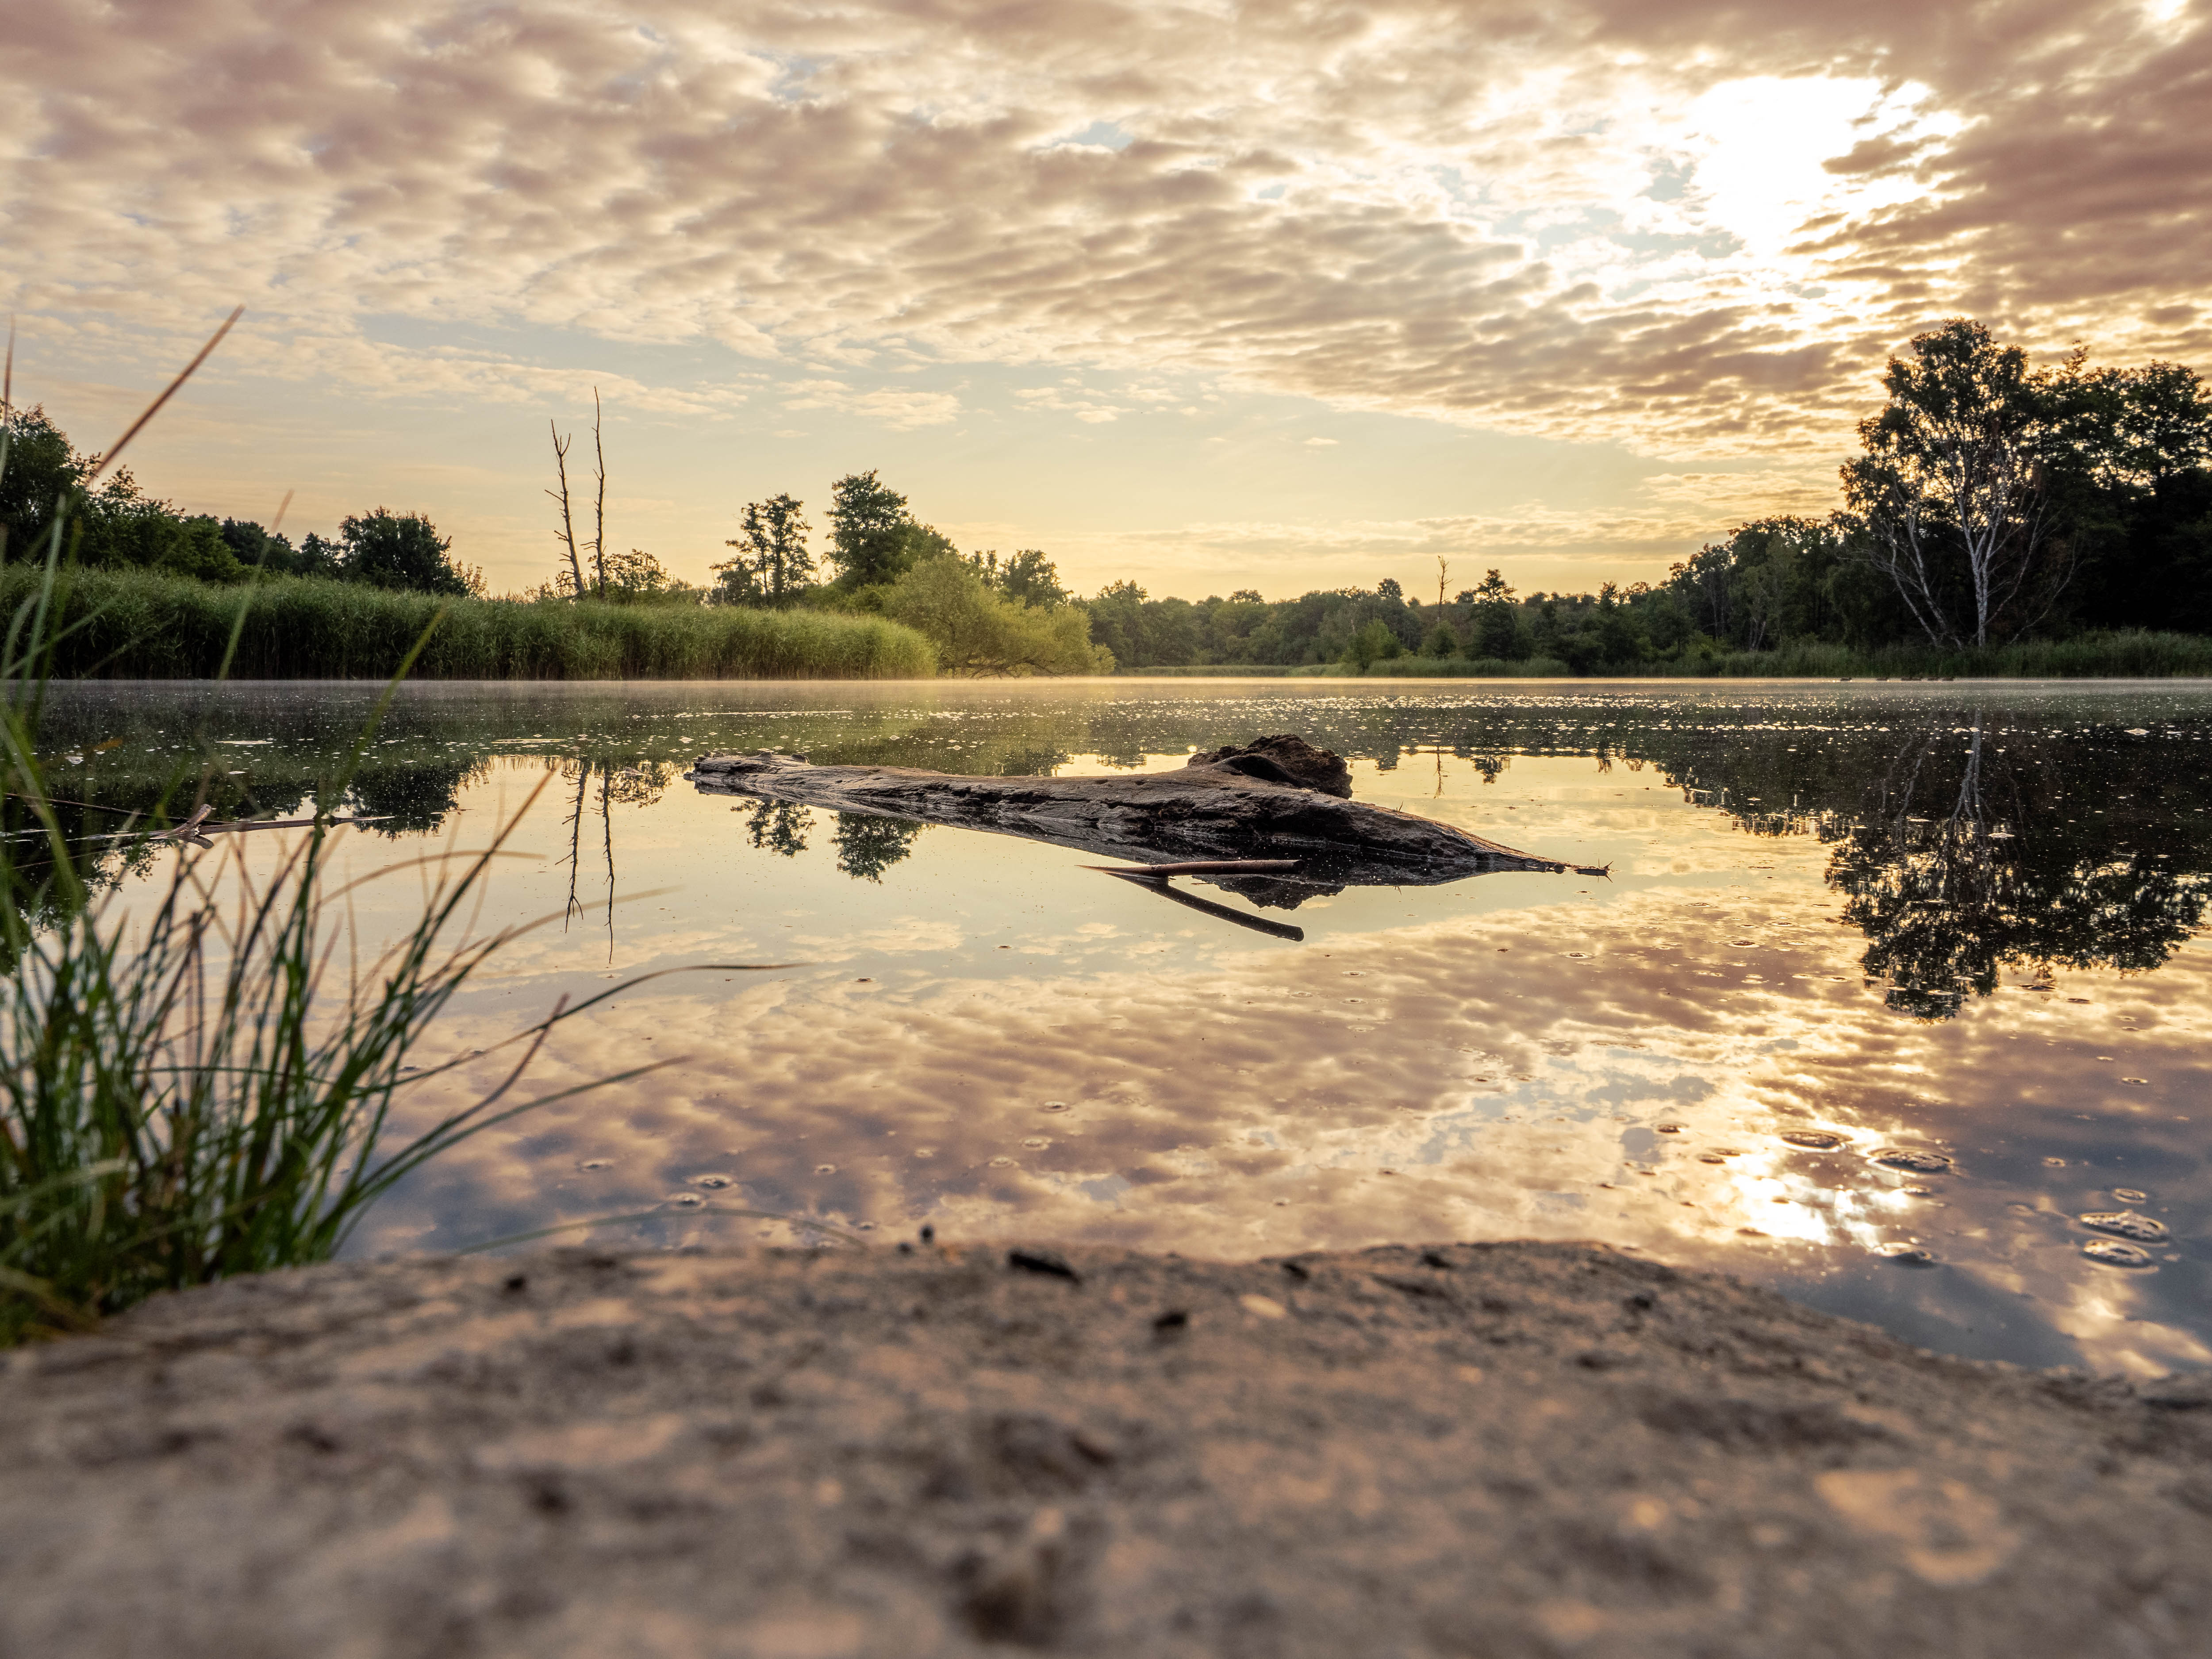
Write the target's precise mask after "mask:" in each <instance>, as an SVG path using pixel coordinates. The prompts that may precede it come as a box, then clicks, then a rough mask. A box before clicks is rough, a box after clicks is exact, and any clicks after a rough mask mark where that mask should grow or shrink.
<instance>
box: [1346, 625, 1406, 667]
mask: <svg viewBox="0 0 2212 1659" xmlns="http://www.w3.org/2000/svg"><path fill="white" fill-rule="evenodd" d="M1404 653H1405V647H1404V646H1403V645H1401V644H1400V643H1399V641H1398V636H1397V635H1395V634H1394V633H1392V632H1391V631H1390V626H1389V623H1385V622H1384V621H1383V619H1382V618H1381V617H1376V619H1375V620H1374V621H1373V622H1370V623H1368V624H1367V626H1366V627H1364V628H1363V629H1360V630H1359V631H1358V633H1357V634H1355V635H1352V641H1351V643H1350V644H1348V645H1346V647H1344V654H1343V656H1341V657H1340V658H1339V659H1338V660H1339V661H1340V662H1346V663H1350V664H1352V665H1353V666H1355V667H1357V668H1358V669H1359V670H1360V671H1362V672H1364V671H1366V670H1367V669H1368V668H1370V667H1371V666H1372V665H1374V664H1376V663H1377V662H1387V661H1389V660H1390V659H1393V658H1395V657H1398V656H1401V655H1403V654H1404Z"/></svg>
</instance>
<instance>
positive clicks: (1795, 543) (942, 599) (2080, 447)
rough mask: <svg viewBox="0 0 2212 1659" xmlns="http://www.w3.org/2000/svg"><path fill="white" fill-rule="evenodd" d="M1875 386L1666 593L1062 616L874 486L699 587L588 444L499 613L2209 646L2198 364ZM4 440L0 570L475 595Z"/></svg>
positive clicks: (353, 550) (1317, 632)
mask: <svg viewBox="0 0 2212 1659" xmlns="http://www.w3.org/2000/svg"><path fill="white" fill-rule="evenodd" d="M1882 389H1883V392H1884V394H1885V401H1884V404H1883V406H1882V408H1881V410H1879V411H1878V412H1877V413H1875V414H1874V415H1872V416H1869V417H1868V418H1867V419H1866V420H1864V421H1863V422H1860V425H1859V428H1858V435H1859V440H1860V448H1861V453H1859V454H1858V455H1857V456H1856V457H1854V458H1853V459H1851V460H1850V461H1849V462H1847V463H1846V464H1845V465H1844V467H1843V468H1842V489H1841V494H1840V500H1839V501H1838V506H1837V507H1836V509H1835V510H1834V511H1833V512H1832V513H1830V514H1829V515H1828V516H1826V518H1820V519H1814V518H1770V519H1760V520H1754V521H1753V522H1751V523H1748V524H1745V525H1742V526H1738V527H1737V528H1736V529H1735V531H1733V532H1731V533H1730V534H1729V536H1728V537H1727V538H1725V539H1723V540H1719V541H1716V542H1713V543H1710V544H1707V545H1705V546H1704V547H1702V548H1700V549H1699V550H1698V551H1697V552H1696V553H1695V554H1693V555H1692V556H1690V557H1689V558H1687V559H1686V560H1684V561H1683V562H1680V563H1679V564H1676V565H1675V566H1674V567H1673V568H1672V570H1671V571H1670V572H1669V574H1668V576H1667V578H1666V580H1663V581H1660V582H1657V583H1646V582H1636V583H1632V584H1631V585H1629V586H1626V587H1621V586H1615V585H1613V584H1612V583H1607V584H1606V585H1604V586H1601V587H1600V588H1599V589H1598V591H1597V592H1594V593H1589V592H1583V593H1565V592H1559V593H1547V592H1528V593H1521V592H1516V590H1515V588H1514V587H1513V586H1512V585H1511V584H1510V582H1509V581H1508V580H1506V579H1505V577H1504V575H1503V574H1501V573H1500V572H1499V571H1498V570H1496V569H1492V570H1489V571H1488V572H1486V574H1485V576H1484V578H1483V580H1481V581H1480V582H1478V583H1477V584H1475V585H1474V586H1471V587H1462V588H1461V589H1459V590H1458V591H1457V592H1455V593H1452V594H1449V595H1446V594H1439V596H1438V599H1437V601H1433V602H1432V601H1430V600H1428V599H1425V597H1422V596H1417V595H1408V594H1407V593H1405V592H1403V591H1401V588H1400V586H1399V584H1398V583H1397V582H1395V581H1394V580H1383V581H1382V582H1380V583H1378V584H1377V585H1376V586H1374V587H1373V588H1342V589H1336V590H1333V591H1328V592H1310V593H1305V594H1302V595H1301V596H1299V597H1298V598H1297V599H1281V600H1274V601H1270V600H1267V599H1262V598H1261V596H1260V595H1259V594H1258V593H1257V592H1254V591H1251V590H1249V589H1247V590H1242V591H1239V592H1233V593H1231V594H1229V595H1227V596H1226V597H1222V596H1218V595H1216V596H1212V597H1209V598H1206V599H1199V600H1188V599H1154V598H1152V597H1151V596H1150V595H1148V594H1147V593H1146V592H1145V591H1144V590H1143V589H1142V588H1140V587H1139V586H1136V585H1135V584H1134V583H1133V582H1128V581H1117V582H1114V583H1111V584H1109V586H1106V587H1105V588H1104V589H1103V591H1102V592H1099V593H1098V594H1097V596H1096V597H1094V598H1091V599H1079V597H1077V596H1076V595H1074V594H1073V593H1070V592H1068V591H1067V590H1066V588H1065V587H1063V586H1062V585H1061V582H1060V576H1059V573H1058V571H1057V570H1056V568H1054V563H1053V562H1052V560H1051V559H1050V558H1048V556H1046V555H1045V554H1044V553H1043V552H1042V551H1040V550H1036V549H1024V550H1018V551H1017V552H1015V553H1014V554H1012V556H1008V557H1006V558H1004V559H1002V558H1001V557H1000V556H999V554H998V553H997V552H996V551H990V552H975V553H967V554H963V553H962V552H961V551H960V550H958V549H957V547H955V546H954V545H953V544H952V542H951V539H950V538H947V537H945V536H944V535H943V534H941V533H940V532H938V531H937V530H935V529H934V528H933V527H932V526H928V525H927V524H923V523H921V522H920V521H918V520H916V519H915V517H914V516H913V514H912V513H909V512H908V506H907V498H906V497H905V496H904V495H900V494H898V493H897V492H896V490H894V489H891V488H890V486H889V485H888V484H887V483H884V482H883V481H882V480H881V479H880V478H879V477H878V475H877V474H876V473H875V472H872V471H871V472H856V473H852V474H849V475H848V476H847V477H842V478H840V479H838V480H837V481H836V484H835V485H834V486H833V487H832V490H831V501H830V504H829V509H828V512H827V514H826V517H827V520H828V524H827V530H828V535H827V538H826V542H827V544H826V545H824V546H823V547H821V548H820V549H819V551H818V555H817V550H814V549H812V548H811V547H810V546H809V537H810V535H811V526H809V524H808V523H807V520H806V519H805V503H804V502H802V501H799V500H798V499H797V498H796V497H794V496H792V495H789V494H781V495H775V496H772V497H770V498H769V499H768V500H766V501H755V502H753V503H751V504H750V505H749V506H747V507H745V508H744V511H743V513H741V514H740V515H739V516H738V524H737V526H736V528H737V532H738V533H737V534H736V535H734V536H733V537H732V538H730V539H729V540H728V542H727V543H726V548H727V550H728V555H729V556H727V557H726V558H725V559H723V560H721V561H720V562H717V563H715V564H714V567H713V569H714V580H713V582H712V583H711V585H708V586H692V585H690V584H687V583H685V582H684V581H681V580H678V579H677V578H676V577H675V576H674V575H673V574H671V573H670V572H669V571H668V570H667V569H666V568H665V567H664V566H663V565H662V564H661V562H660V561H659V559H657V558H655V557H654V556H653V555H651V554H649V553H647V552H644V551H642V550H637V549H631V550H628V551H621V550H616V549H614V548H611V547H610V546H608V545H607V543H606V537H605V523H604V520H603V519H602V518H600V516H599V512H598V505H599V504H603V503H604V501H605V488H606V474H605V450H604V447H603V446H602V445H601V443H600V442H599V434H598V432H597V431H596V430H595V431H594V433H593V446H592V455H593V458H594V465H595V467H596V470H597V480H596V482H597V491H596V496H595V497H593V498H592V499H593V500H594V502H595V507H594V514H593V521H592V523H591V524H590V525H588V526H587V525H585V524H583V523H582V522H581V521H580V517H581V515H580V512H579V511H576V510H574V509H573V508H572V503H571V500H570V494H569V488H568V459H567V458H568V440H567V439H566V438H564V437H562V435H559V434H558V433H557V432H556V435H555V437H554V459H555V464H556V477H557V478H558V482H559V486H560V487H559V489H557V490H555V491H549V492H548V493H549V494H550V495H553V496H554V498H555V500H556V501H557V503H558V504H559V516H558V523H557V529H556V532H555V536H556V543H557V544H558V546H559V548H560V556H559V557H558V558H557V560H556V566H555V569H554V572H553V574H552V576H551V578H550V580H548V581H546V582H545V583H544V584H543V585H542V586H538V587H537V588H535V589H533V590H532V591H531V592H528V593H526V594H525V595H521V596H520V602H522V603H526V604H530V605H541V606H563V607H566V606H576V605H624V606H631V605H647V606H656V607H658V606H669V605H678V606H684V605H690V606H696V605H724V606H736V607H740V608H743V609H746V610H755V611H793V610H813V611H843V612H857V613H864V614H873V615H878V616H881V617H885V618H888V619H889V620H890V621H893V622H896V623H900V624H902V625H904V626H906V627H908V628H911V629H914V630H915V631H916V632H918V633H920V634H921V635H923V636H924V637H925V638H926V639H927V640H928V641H929V642H930V645H931V647H932V648H933V651H934V652H935V653H936V659H937V662H938V665H939V668H940V670H941V671H948V672H953V673H969V674H1036V673H1042V674H1060V673H1095V672H1099V671H1110V670H1111V669H1112V668H1114V667H1115V666H1119V667H1122V668H1129V669H1144V668H1153V667H1163V666H1164V667H1182V666H1204V665H1220V666H1225V667H1235V666H1239V665H1243V666H1253V667H1259V666H1273V667H1278V668H1279V667H1294V666H1301V665H1343V667H1344V668H1345V669H1346V670H1347V671H1349V670H1360V671H1364V670H1367V669H1370V668H1372V667H1374V666H1375V665H1377V664H1389V665H1400V666H1401V667H1402V666H1406V665H1409V662H1423V663H1426V664H1430V665H1435V666H1436V667H1437V668H1440V669H1443V670H1446V671H1463V672H1470V673H1486V672H1506V673H1522V674H1526V673H1573V674H1598V673H1634V672H1638V671H1668V672H1676V673H1680V672H1698V671H1701V670H1703V669H1705V668H1706V667H1708V666H1709V665H1712V666H1716V667H1717V665H1720V664H1721V663H1723V660H1725V661H1727V662H1728V663H1729V665H1730V667H1731V670H1732V671H1741V665H1742V664H1743V663H1744V662H1745V661H1746V660H1747V659H1756V658H1758V657H1759V656H1761V655H1775V656H1779V655H1780V654H1781V653H1786V652H1792V651H1795V652H1797V653H1799V655H1800V656H1801V657H1802V655H1803V654H1804V652H1805V650H1806V649H1807V648H1818V647H1833V648H1835V649H1836V650H1838V651H1843V652H1856V653H1868V652H1875V651H1881V650H1890V649H1899V648H1901V649H1905V650H1917V651H1919V652H1921V653H1933V654H1934V655H1943V656H1948V657H1952V658H1959V657H1960V656H1961V653H1964V658H1963V659H1972V658H1974V657H1975V655H1976V653H1984V654H1983V657H1982V659H1983V660H1986V659H1987V657H1986V653H1991V652H1995V651H1997V650H1999V649H2001V648H2002V647H2009V646H2013V645H2015V643H2017V642H2022V641H2070V640H2090V639H2094V638H2100V637H2104V636H2107V635H2112V634H2114V633H2121V632H2126V631H2129V630H2143V629H2148V630H2162V631H2164V632H2166V634H2169V635H2171V634H2175V633H2179V634H2187V635H2212V465H2208V463H2212V397H2208V392H2207V388H2206V386H2204V384H2203V381H2202V380H2200V379H2199V378H2198V377H2197V374H2195V373H2194V372H2193V371H2192V370H2190V369H2188V368H2183V367H2181V366H2179V365H2178V364H2173V363H2164V362H2154V363H2151V364H2149V365H2148V366H2146V367H2143V368H2093V367H2092V366H2091V364H2090V362H2089V359H2088V353H2087V349H2084V348H2076V349H2075V351H2074V352H2073V353H2072V354H2071V355H2069V356H2068V357H2067V358H2066V359H2065V360H2064V361H2063V362H2061V363H2059V364H2058V365H2057V366H2056V367H2053V368H2043V369H2033V368H2030V367H2029V363H2028V358H2027V352H2026V351H2025V350H2024V349H2021V347H2019V346H2017V345H2006V344H2002V343H1999V342H1998V341H1996V339H1995V338H1994V337H1992V336H1991V334H1990V331H1989V330H1988V329H1987V328H1986V327H1984V325H1982V324H1980V323H1978V322H1974V321H1972V320H1970V319H1952V320H1950V321H1948V322H1947V323H1945V324H1943V325H1941V326H1940V327H1938V328H1936V329H1934V330H1931V331H1929V332H1928V333H1925V334H1923V335H1921V336H1919V337H1917V338H1915V339H1914V340H1913V341H1912V342H1911V346H1910V348H1909V349H1908V351H1907V352H1906V353H1905V355H1903V356H1899V357H1898V358H1895V359H1893V360H1892V361H1891V362H1890V364H1889V366H1888V368H1887V371H1886V372H1885V374H1883V376H1882ZM6 428H7V430H6V437H7V445H8V447H7V458H6V465H5V467H4V471H0V557H6V558H9V559H21V557H23V556H24V555H25V554H26V553H27V552H29V551H30V550H32V549H33V548H36V547H38V546H39V545H40V542H41V540H42V539H43V533H42V532H44V531H45V530H46V528H47V527H48V526H49V525H50V524H51V522H52V515H53V513H55V511H56V509H57V504H58V503H63V502H66V503H67V504H68V522H69V526H70V529H69V534H68V537H67V541H68V546H67V549H66V551H67V554H68V556H70V558H71V559H72V560H73V561H75V562H79V563H82V564H84V565H88V566H94V567H100V568H109V569H118V568H121V569H139V570H146V571H151V572H155V573H159V574H162V575H166V576H169V577H177V578H186V579H190V580H194V581H197V582H206V583H216V584H224V585H230V584H238V583H244V582H248V581H252V580H269V579H271V578H281V577H287V576H289V577H295V578H307V579H309V580H311V581H313V582H315V583H343V584H365V585H368V586H374V587H380V588H385V589H391V590H398V591H404V592H422V593H429V594H442V595H447V596H450V597H453V598H461V597H465V596H471V595H473V596H477V597H481V596H483V577H482V575H481V574H480V573H479V572H477V570H475V569H474V568H471V567H469V566H466V565H464V564H462V563H460V562H458V561H457V560H456V559H455V558H454V557H453V552H452V543H451V540H450V538H442V537H441V536H439V534H438V533H437V531H436V528H435V526H434V525H432V524H431V522H430V521H429V520H428V518H426V517H424V516H423V515H422V514H420V513H391V512H388V511H387V510H386V509H385V508H383V507H377V508H374V509H373V510H371V511H369V512H367V513H361V514H357V515H356V516H353V517H349V518H348V519H347V520H344V522H343V525H342V526H341V528H340V532H339V534H338V537H337V539H335V540H328V539H325V538H322V537H320V536H319V535H314V534H310V535H307V536H306V537H305V538H302V539H301V541H300V542H299V543H298V544H294V543H293V542H292V541H291V540H290V539H289V538H288V537H286V536H283V535H282V534H278V533H276V532H274V531H273V530H272V529H267V528H264V527H263V526H260V525H259V524H257V523H253V522H251V521H247V520H237V519H222V520H217V519H216V518H213V517H209V516H194V515H189V514H185V513H180V512H179V511H178V510H177V509H176V508H175V507H173V506H171V505H170V504H169V503H167V502H166V501H159V500H156V499H154V498H152V497H150V496H149V495H146V494H144V493H143V491H142V490H141V489H139V487H138V486H137V483H136V482H135V481H134V480H133V479H132V478H131V476H130V474H129V473H128V472H127V471H114V472H112V473H110V474H108V475H107V476H106V479H105V481H104V482H95V479H96V477H97V476H98V475H97V469H96V459H97V458H95V457H92V456H88V455H82V454H80V453H77V452H76V450H75V449H74V448H73V447H71V446H70V443H69V441H68V439H67V438H66V437H65V436H64V435H63V434H62V433H61V432H60V431H59V430H58V428H56V427H55V426H54V425H53V423H52V422H51V421H49V420H48V419H47V418H46V416H45V414H44V413H43V411H41V410H35V409H33V410H28V411H22V410H13V411H9V412H8V415H7V421H6ZM587 529H588V530H589V531H591V532H592V533H591V534H589V535H586V534H585V533H584V532H586V530H587ZM817 556H818V558H819V560H820V565H821V568H817ZM319 591H323V592H333V593H334V592H337V590H335V589H329V588H324V589H320V590H319ZM325 608H329V609H331V610H332V614H334V615H335V614H337V608H338V607H337V605H336V602H335V600H333V601H332V602H331V604H330V605H327V606H326V607H325ZM578 614H579V616H581V615H582V614H584V613H582V612H579V613H578ZM2185 643H2187V642H2185ZM2069 648H2070V647H2069ZM2190 651H2191V652H2197V647H2195V646H2193V645H2192V646H2191V647H2190ZM2198 654H2201V653H2198ZM1386 671H1387V670H1386ZM1945 671H1947V672H1948V671H1950V670H1948V669H1946V670H1945ZM2087 671H2092V672H2096V671H2104V672H2110V671H2117V670H2116V669H2114V668H2112V667H2103V668H2100V667H2096V666H2091V667H2090V668H2088V669H2087ZM2186 671H2198V670H2197V669H2196V668H2194V667H2191V668H2189V669H2188V670H2186Z"/></svg>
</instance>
